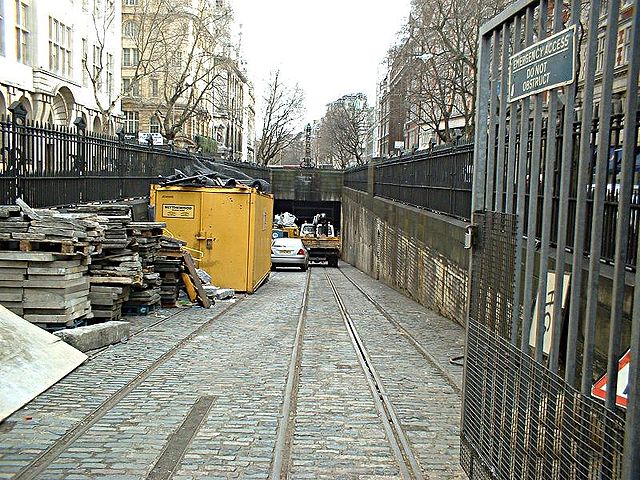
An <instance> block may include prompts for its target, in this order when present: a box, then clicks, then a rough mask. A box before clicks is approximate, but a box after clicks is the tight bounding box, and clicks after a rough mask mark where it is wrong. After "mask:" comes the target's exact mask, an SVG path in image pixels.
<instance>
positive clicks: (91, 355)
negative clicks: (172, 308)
mask: <svg viewBox="0 0 640 480" xmlns="http://www.w3.org/2000/svg"><path fill="white" fill-rule="evenodd" d="M181 313H183V310H178V311H177V312H174V313H171V314H170V315H167V316H166V317H164V318H161V319H159V320H157V321H155V322H153V323H151V324H149V325H147V326H146V327H142V328H141V329H140V330H138V331H135V332H133V333H132V334H131V335H129V339H131V338H133V337H137V336H138V335H140V334H142V333H144V332H147V331H149V330H151V329H153V328H154V327H157V326H158V325H160V324H162V323H164V322H166V321H167V320H170V319H172V318H173V317H175V316H177V315H180V314H181ZM109 347H111V345H107V346H105V347H102V348H98V349H96V350H93V351H92V352H89V355H88V357H89V360H93V359H94V358H96V357H97V356H99V355H100V354H101V353H102V352H104V351H105V350H108V349H109Z"/></svg>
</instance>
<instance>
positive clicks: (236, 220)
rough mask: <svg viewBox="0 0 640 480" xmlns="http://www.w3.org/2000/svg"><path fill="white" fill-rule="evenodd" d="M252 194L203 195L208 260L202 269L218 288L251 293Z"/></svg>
mask: <svg viewBox="0 0 640 480" xmlns="http://www.w3.org/2000/svg"><path fill="white" fill-rule="evenodd" d="M250 213H251V212H250V195H249V194H248V192H246V191H242V190H235V189H234V190H231V189H227V190H222V191H221V190H217V191H205V192H203V193H202V214H201V216H200V224H201V228H200V230H201V233H202V235H203V242H204V248H203V252H204V257H203V260H202V262H201V264H200V268H202V269H204V270H205V271H206V272H207V273H209V275H211V278H212V281H213V283H214V284H215V285H217V286H219V287H224V288H233V289H234V290H238V291H241V292H246V291H248V290H249V289H248V287H247V283H248V281H247V271H248V264H249V233H250V228H249V218H250Z"/></svg>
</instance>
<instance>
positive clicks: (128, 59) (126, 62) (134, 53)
mask: <svg viewBox="0 0 640 480" xmlns="http://www.w3.org/2000/svg"><path fill="white" fill-rule="evenodd" d="M138 62H140V52H139V51H138V50H137V49H135V48H123V49H122V66H123V67H135V66H136V65H138Z"/></svg>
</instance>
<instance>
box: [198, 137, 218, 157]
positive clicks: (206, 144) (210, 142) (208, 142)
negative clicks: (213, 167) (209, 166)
mask: <svg viewBox="0 0 640 480" xmlns="http://www.w3.org/2000/svg"><path fill="white" fill-rule="evenodd" d="M193 139H194V140H195V142H196V144H197V145H198V147H200V148H201V149H202V153H218V142H216V141H215V140H214V139H213V138H210V137H205V136H202V135H195V136H194V137H193Z"/></svg>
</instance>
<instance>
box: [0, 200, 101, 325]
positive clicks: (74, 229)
mask: <svg viewBox="0 0 640 480" xmlns="http://www.w3.org/2000/svg"><path fill="white" fill-rule="evenodd" d="M17 203H18V204H17V205H5V206H0V303H2V305H4V306H5V307H6V308H8V309H9V310H11V311H13V312H14V313H16V314H17V315H20V316H21V317H23V318H24V319H25V320H28V321H30V322H32V323H36V324H38V325H40V326H43V327H47V328H60V327H64V326H71V325H74V324H78V323H80V322H82V321H85V320H87V319H90V318H92V317H93V314H92V310H91V302H90V300H89V279H88V276H87V273H88V269H89V266H90V264H91V254H92V253H93V252H95V251H96V250H97V246H98V244H99V242H100V239H101V238H103V235H104V232H103V230H102V227H101V225H100V223H99V222H98V221H97V217H96V216H95V215H91V214H83V215H73V214H63V213H60V212H56V211H53V210H34V209H32V208H30V207H29V206H28V205H27V204H26V203H24V202H22V201H21V200H18V202H17Z"/></svg>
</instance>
